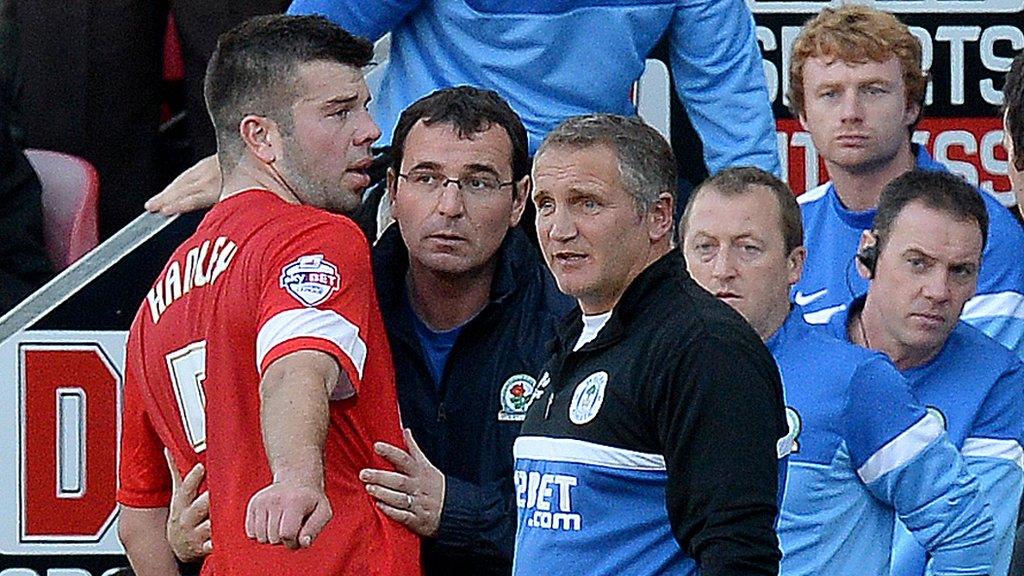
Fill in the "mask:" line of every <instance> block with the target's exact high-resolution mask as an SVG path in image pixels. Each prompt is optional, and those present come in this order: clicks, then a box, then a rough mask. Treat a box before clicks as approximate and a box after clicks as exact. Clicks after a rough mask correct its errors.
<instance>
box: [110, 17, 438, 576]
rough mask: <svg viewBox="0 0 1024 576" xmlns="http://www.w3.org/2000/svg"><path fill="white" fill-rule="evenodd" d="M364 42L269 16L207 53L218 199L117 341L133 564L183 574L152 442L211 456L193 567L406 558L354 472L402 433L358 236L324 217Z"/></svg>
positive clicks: (409, 542)
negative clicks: (206, 505) (201, 543)
mask: <svg viewBox="0 0 1024 576" xmlns="http://www.w3.org/2000/svg"><path fill="white" fill-rule="evenodd" d="M371 56H372V47H371V46H370V44H369V43H367V42H365V41H364V40H361V39H358V38H355V37H353V36H351V35H349V34H348V33H347V32H345V31H343V30H341V29H340V28H337V27H336V26H334V25H332V24H330V23H328V22H327V21H326V20H324V19H322V18H318V17H291V16H267V17H260V18H255V19H253V20H250V21H248V22H246V23H245V24H243V25H241V26H239V27H238V28H236V29H234V30H232V31H231V32H228V33H227V34H225V35H224V36H222V37H221V39H220V42H219V44H218V48H217V51H216V53H215V54H214V56H213V58H212V59H211V63H210V66H209V69H208V72H207V77H206V89H205V92H206V101H207V106H208V108H209V110H210V114H211V116H212V118H213V122H214V126H215V128H216V131H217V147H218V160H219V163H220V167H221V169H222V171H223V188H222V194H221V201H220V202H219V203H218V204H217V205H216V206H215V207H214V208H213V209H212V210H211V211H210V212H209V213H208V214H207V216H206V217H205V218H204V220H203V222H202V223H201V224H200V226H199V228H198V230H197V231H196V233H195V234H194V235H193V236H192V237H191V238H190V239H189V240H187V241H186V242H185V243H184V244H182V245H181V246H180V247H179V248H178V250H177V251H176V252H175V253H174V255H173V256H172V257H171V260H170V262H169V263H168V264H167V266H166V267H165V268H164V270H163V272H162V273H161V274H160V276H159V277H158V278H157V281H156V283H155V284H154V286H153V288H152V289H151V290H150V292H149V294H148V295H147V298H146V301H145V302H143V304H142V307H141V309H140V310H139V313H138V314H137V316H136V318H135V321H134V322H133V324H132V328H131V332H130V334H129V339H128V351H127V356H126V370H125V372H126V376H125V407H124V416H123V434H122V447H121V467H120V487H119V490H118V501H119V502H120V503H121V520H120V530H119V532H120V536H121V540H122V542H123V543H124V545H125V549H126V550H127V552H128V556H129V559H130V560H131V562H132V566H133V568H134V569H135V571H136V573H138V574H139V575H140V576H149V575H150V574H152V575H163V574H176V573H177V566H176V563H175V561H174V556H173V553H172V552H171V549H170V547H169V545H168V544H167V542H166V539H165V537H164V523H165V520H166V516H167V505H168V502H169V498H170V487H171V486H170V477H169V474H168V471H167V469H166V467H165V465H164V458H163V451H164V450H165V449H166V450H167V451H168V452H169V453H170V455H171V456H172V457H173V459H174V461H175V462H176V463H177V465H178V467H179V471H186V470H188V469H190V468H192V466H193V465H195V464H196V463H197V462H203V463H204V464H205V467H206V471H207V486H208V489H209V493H210V502H211V508H210V518H211V526H212V532H213V534H214V539H215V541H216V542H217V547H216V550H215V552H214V553H213V554H212V555H211V556H210V557H209V558H208V559H207V561H206V564H205V565H204V568H203V573H204V574H217V575H218V576H220V575H223V574H274V573H287V574H303V576H312V575H318V574H323V575H328V574H330V575H334V574H380V575H392V574H393V575H401V576H404V575H412V574H418V572H419V556H418V550H419V547H418V542H417V541H416V538H415V536H414V535H413V534H412V533H410V532H408V531H406V530H405V529H404V528H403V527H401V526H400V525H398V524H397V523H395V522H394V521H392V520H390V519H388V518H387V517H386V516H385V515H384V514H383V513H382V512H381V511H380V510H379V509H378V508H377V507H376V506H375V505H374V501H373V499H372V498H371V497H370V495H369V494H367V493H366V491H365V490H364V488H363V486H362V483H361V482H360V481H359V479H358V477H357V474H358V472H359V470H361V469H363V468H376V467H381V466H386V465H387V464H386V462H385V461H383V460H382V459H381V458H380V457H379V456H377V455H375V454H374V452H373V442H374V441H378V440H380V441H385V442H389V443H397V444H403V443H402V434H401V428H400V423H399V418H398V409H397V403H396V399H395V390H394V373H393V369H392V366H391V358H390V353H389V349H388V344H387V340H386V337H385V333H384V329H383V325H382V321H381V317H380V313H379V310H378V305H377V298H376V294H375V292H374V286H373V280H372V276H371V272H370V258H369V251H368V246H367V243H366V241H365V239H364V238H363V236H362V234H361V233H360V232H359V229H358V228H357V227H356V226H355V224H353V223H352V222H351V221H349V220H348V219H346V218H344V217H342V216H338V215H335V214H332V212H341V211H343V210H347V209H351V208H353V207H355V206H356V205H357V204H358V202H359V199H360V192H361V191H362V189H363V188H365V187H366V186H367V184H368V183H369V177H368V176H367V174H366V168H367V167H368V166H369V163H370V151H369V148H370V144H371V143H373V142H374V141H375V140H376V139H377V138H378V137H379V136H380V130H379V129H378V128H377V126H376V125H375V124H374V123H373V120H372V119H371V118H370V116H369V114H368V112H367V110H366V104H367V102H368V100H369V93H368V91H367V88H366V85H365V83H364V81H363V76H362V68H363V67H365V66H366V65H367V64H368V63H369V61H370V58H371ZM332 511H333V513H332ZM318 534H319V535H320V536H319V537H318ZM314 538H316V541H315V542H314ZM267 544H271V545H267ZM275 544H284V546H280V545H276V546H275Z"/></svg>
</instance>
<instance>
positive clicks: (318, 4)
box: [288, 0, 422, 42]
mask: <svg viewBox="0 0 1024 576" xmlns="http://www.w3.org/2000/svg"><path fill="white" fill-rule="evenodd" d="M421 2H422V0H374V1H372V2H368V1H367V0H294V1H293V2H292V3H291V6H289V7H288V13H289V14H320V15H322V16H325V17H326V18H327V19H328V20H330V21H331V22H334V23H335V24H337V25H338V26H341V27H343V28H344V29H345V30H348V31H349V32H351V33H352V34H355V35H356V36H364V37H366V38H369V39H370V40H372V41H374V42H376V41H377V40H380V38H381V37H382V36H384V35H385V34H387V33H388V32H390V31H391V30H392V28H394V27H395V26H397V25H398V23H399V22H401V21H402V19H403V18H405V16H406V15H407V14H408V13H409V12H411V11H412V10H413V9H414V8H416V7H417V6H419V4H420V3H421Z"/></svg>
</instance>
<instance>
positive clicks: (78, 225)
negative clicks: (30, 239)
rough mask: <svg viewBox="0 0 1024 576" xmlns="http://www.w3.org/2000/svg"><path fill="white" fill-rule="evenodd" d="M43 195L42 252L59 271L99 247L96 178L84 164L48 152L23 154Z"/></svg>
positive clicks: (88, 164) (98, 184) (85, 162)
mask: <svg viewBox="0 0 1024 576" xmlns="http://www.w3.org/2000/svg"><path fill="white" fill-rule="evenodd" d="M25 156H26V157H27V158H28V161H29V162H30V163H31V164H32V168H33V169H34V170H35V171H36V174H38V175H39V182H40V183H41V184H42V188H43V194H42V202H43V228H44V231H43V232H44V234H45V237H46V252H47V254H49V256H50V260H51V261H52V262H53V265H54V267H55V268H56V269H57V270H63V269H64V268H67V267H68V266H70V265H71V263H72V262H74V261H75V260H78V259H79V258H81V257H82V255H83V254H85V253H86V252H88V251H89V250H92V249H93V248H94V247H95V246H96V244H98V243H99V231H98V228H97V226H96V215H97V203H98V201H99V187H100V180H99V175H98V174H97V173H96V169H95V168H93V167H92V164H90V163H89V162H87V161H86V160H84V159H82V158H79V157H77V156H72V155H70V154H64V153H62V152H53V151H51V150H31V149H30V150H25Z"/></svg>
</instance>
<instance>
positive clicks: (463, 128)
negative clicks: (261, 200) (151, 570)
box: [168, 86, 573, 576]
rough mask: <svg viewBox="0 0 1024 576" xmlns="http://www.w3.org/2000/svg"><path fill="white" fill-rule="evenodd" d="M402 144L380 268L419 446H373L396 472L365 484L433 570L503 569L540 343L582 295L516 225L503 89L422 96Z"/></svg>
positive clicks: (520, 195)
mask: <svg viewBox="0 0 1024 576" xmlns="http://www.w3.org/2000/svg"><path fill="white" fill-rule="evenodd" d="M393 150H394V156H393V157H394V160H393V161H392V165H391V167H390V169H389V170H388V177H387V188H388V190H387V194H388V195H389V197H390V198H389V199H390V200H391V215H392V216H393V217H394V220H395V223H396V225H392V226H389V227H387V228H386V229H385V230H384V231H383V232H382V233H381V235H380V238H379V240H378V241H377V242H376V244H375V246H374V248H373V269H374V276H375V280H376V286H377V293H378V299H379V302H380V307H381V314H382V316H383V318H384V325H385V329H386V331H387V333H388V339H389V340H390V343H391V351H392V357H393V360H394V363H395V382H396V387H397V389H398V396H399V398H398V401H399V405H400V408H401V415H402V421H403V425H404V426H405V427H406V428H408V432H407V433H406V438H405V440H406V443H407V444H408V445H409V448H410V449H409V451H405V450H402V449H400V448H398V447H396V446H392V445H390V444H384V443H378V444H377V445H376V446H375V449H376V450H377V453H378V454H380V455H381V456H383V457H384V458H386V459H388V460H389V461H391V462H392V463H393V465H394V467H395V469H396V470H397V472H391V471H384V470H363V471H362V473H361V474H360V479H361V480H363V482H365V483H366V486H367V491H368V492H369V493H370V494H371V495H372V496H374V497H375V498H376V499H377V500H378V501H379V506H380V507H381V509H382V510H383V511H384V513H385V514H387V515H388V516H390V517H391V518H393V519H395V520H397V521H399V522H401V523H403V524H404V525H406V526H407V527H408V528H409V529H410V530H412V531H413V532H415V533H417V534H419V535H420V536H422V537H423V540H422V542H423V548H422V551H423V566H424V570H425V573H426V574H427V575H428V576H429V575H433V574H437V575H446V576H447V575H460V574H472V575H478V574H483V575H488V574H500V575H508V574H510V573H511V571H512V546H513V541H514V536H515V530H516V517H515V514H516V501H515V486H514V483H513V469H512V464H513V459H512V444H513V442H514V441H515V438H516V436H517V435H518V433H519V426H520V422H521V421H522V419H523V418H524V417H525V414H526V408H527V406H528V400H529V398H530V397H531V396H532V395H533V393H534V390H535V389H536V381H535V380H534V375H536V374H537V373H538V372H539V371H540V368H541V367H542V365H543V364H544V361H545V360H546V359H547V352H546V349H545V343H546V342H547V341H548V340H550V339H552V338H553V337H554V334H555V328H556V324H557V322H558V320H559V319H560V318H561V316H562V315H563V314H565V313H567V312H568V311H569V310H571V309H572V307H573V302H572V300H570V299H569V298H568V297H566V296H565V295H563V294H561V293H560V292H559V291H558V287H557V286H556V285H555V283H554V280H553V278H552V277H551V275H550V274H549V273H548V271H547V269H546V268H545V266H544V263H543V261H542V260H541V258H540V257H539V254H538V252H537V249H536V247H535V246H534V245H533V244H531V243H530V242H529V241H528V240H527V238H526V234H525V233H524V232H523V231H522V230H521V229H520V228H519V227H518V226H517V224H518V222H519V218H520V216H521V215H522V211H523V206H524V204H525V202H526V201H527V198H528V197H529V194H530V177H529V167H530V161H529V156H528V153H527V137H526V129H525V128H524V127H523V124H522V121H521V120H520V119H519V117H518V116H517V115H516V113H515V112H513V111H512V109H511V108H510V107H509V105H508V104H507V103H506V102H505V101H504V100H502V99H501V98H500V97H499V96H498V95H497V94H496V93H494V92H491V91H489V90H478V89H475V88H470V87H465V86H463V87H459V88H449V89H445V90H440V91H438V92H435V93H433V94H431V95H430V96H427V97H425V98H423V99H421V100H419V101H418V102H416V103H415V104H413V105H412V106H410V107H409V108H408V109H406V111H405V112H404V113H403V114H402V116H401V118H400V119H399V122H398V125H397V127H396V128H395V136H394V140H393ZM363 224H365V223H363ZM363 228H364V229H366V228H368V227H367V226H363ZM197 480H198V476H196V475H192V478H191V480H190V479H187V480H186V484H189V483H190V482H193V481H194V483H197ZM186 490H187V488H186ZM191 499H192V497H191V495H186V496H185V497H183V498H182V499H181V500H182V501H183V502H186V503H187V501H188V500H191ZM174 506H175V505H174V504H172V511H171V517H172V518H179V519H180V520H179V521H178V524H177V525H175V524H172V525H171V526H170V529H169V531H168V533H169V534H170V535H171V538H172V540H178V541H177V542H172V544H174V548H175V550H176V551H177V553H178V555H179V557H181V559H182V560H189V559H194V556H195V554H193V553H190V552H189V551H198V550H201V549H202V547H203V543H202V540H203V539H204V537H203V533H202V531H201V530H197V528H198V525H199V524H200V522H201V521H202V516H203V515H204V514H205V513H204V512H199V513H198V514H196V513H194V512H195V510H196V504H195V503H193V504H188V505H187V508H188V509H189V512H192V513H188V514H184V515H182V514H181V510H175V509H174ZM206 534H208V532H207V533H206Z"/></svg>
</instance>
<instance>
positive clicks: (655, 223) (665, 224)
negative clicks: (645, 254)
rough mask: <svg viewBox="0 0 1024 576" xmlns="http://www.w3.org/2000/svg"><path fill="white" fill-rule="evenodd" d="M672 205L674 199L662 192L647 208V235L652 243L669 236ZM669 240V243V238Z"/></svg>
mask: <svg viewBox="0 0 1024 576" xmlns="http://www.w3.org/2000/svg"><path fill="white" fill-rule="evenodd" d="M674 206H675V201H674V198H673V196H672V194H670V193H668V192H662V193H661V194H659V195H658V199H657V200H655V201H654V204H652V205H651V207H650V208H649V209H648V210H647V221H648V223H649V227H648V235H649V237H650V239H651V242H652V243H656V242H660V241H662V240H664V239H665V237H666V236H671V234H672V225H673V220H672V217H673V212H674ZM669 241H670V243H671V238H669Z"/></svg>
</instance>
